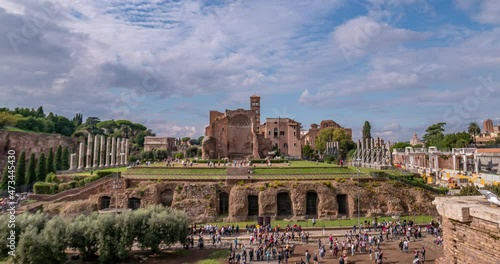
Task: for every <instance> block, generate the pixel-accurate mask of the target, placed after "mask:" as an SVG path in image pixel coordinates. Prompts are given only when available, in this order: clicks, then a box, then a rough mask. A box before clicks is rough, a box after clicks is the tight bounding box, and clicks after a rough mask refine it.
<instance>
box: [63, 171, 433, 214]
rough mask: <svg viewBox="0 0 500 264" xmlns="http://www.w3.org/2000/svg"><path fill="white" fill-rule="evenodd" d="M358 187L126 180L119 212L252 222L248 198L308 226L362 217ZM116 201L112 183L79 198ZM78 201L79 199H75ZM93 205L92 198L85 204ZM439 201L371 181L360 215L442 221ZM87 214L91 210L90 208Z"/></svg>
mask: <svg viewBox="0 0 500 264" xmlns="http://www.w3.org/2000/svg"><path fill="white" fill-rule="evenodd" d="M357 190H358V188H357V182H356V181H353V180H350V179H339V180H338V181H273V182H244V181H240V182H234V183H225V182H222V181H219V182H217V181H207V182H181V181H152V180H132V179H129V180H125V184H124V186H123V189H122V190H120V191H118V208H127V206H128V199H130V198H138V199H140V200H141V207H147V206H149V205H153V204H163V205H165V206H171V207H173V208H175V209H179V210H183V211H185V212H186V214H187V215H188V216H189V219H190V221H192V222H195V223H203V222H207V221H216V220H222V219H224V220H226V221H243V220H247V219H254V217H255V216H251V217H249V216H248V215H249V212H248V210H249V206H248V196H249V195H255V196H257V197H258V216H270V217H272V218H273V219H284V218H286V219H292V220H302V219H306V218H311V217H312V216H314V217H316V218H319V219H333V218H338V217H342V216H347V217H355V216H357V202H356V201H357V193H358V192H357ZM309 192H310V193H315V194H316V195H317V200H316V201H317V203H316V207H317V214H315V215H307V214H306V213H307V212H306V210H307V205H306V202H307V199H306V197H307V194H308V193H309ZM221 193H227V194H228V197H229V200H228V208H229V210H228V211H229V212H228V214H226V215H220V214H219V213H220V200H219V198H220V197H221ZM280 193H286V194H288V196H289V198H290V201H291V213H290V214H289V215H278V198H277V197H278V194H280ZM337 195H345V197H346V198H347V199H346V212H345V214H342V215H341V214H339V204H338V201H337V197H338V196H337ZM103 196H107V197H111V207H114V206H115V204H116V202H115V200H116V198H115V197H116V194H115V193H114V190H113V189H112V185H111V184H110V183H108V184H103V185H102V186H100V188H99V192H96V191H95V189H94V190H93V191H92V193H89V194H85V193H79V194H78V197H82V198H83V197H89V198H88V200H89V203H90V204H93V205H94V206H95V208H98V209H101V207H100V205H101V202H100V198H101V197H103ZM73 198H75V199H72V200H77V199H76V198H77V197H73ZM84 199H87V198H84ZM432 199H433V196H432V195H431V194H430V193H428V192H426V191H423V190H418V189H414V188H410V187H407V186H404V185H399V184H398V183H396V184H395V185H394V184H393V183H391V182H388V181H369V182H368V181H367V182H362V183H361V188H360V208H361V210H360V212H361V215H362V216H380V215H412V214H413V215H437V212H436V210H435V207H434V206H433V205H432V204H431V201H432ZM85 208H89V206H86V207H85Z"/></svg>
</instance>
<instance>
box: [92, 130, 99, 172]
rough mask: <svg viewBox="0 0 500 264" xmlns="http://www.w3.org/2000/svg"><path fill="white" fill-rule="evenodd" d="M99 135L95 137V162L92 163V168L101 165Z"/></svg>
mask: <svg viewBox="0 0 500 264" xmlns="http://www.w3.org/2000/svg"><path fill="white" fill-rule="evenodd" d="M98 162H99V135H95V137H94V162H93V163H92V168H94V169H95V168H97V167H98V166H99V165H98V164H97V163H98Z"/></svg>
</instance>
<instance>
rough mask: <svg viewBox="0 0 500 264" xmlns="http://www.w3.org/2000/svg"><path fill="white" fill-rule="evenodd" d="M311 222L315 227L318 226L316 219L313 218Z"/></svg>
mask: <svg viewBox="0 0 500 264" xmlns="http://www.w3.org/2000/svg"><path fill="white" fill-rule="evenodd" d="M311 222H312V225H313V227H314V226H316V219H314V217H313V218H312V220H311Z"/></svg>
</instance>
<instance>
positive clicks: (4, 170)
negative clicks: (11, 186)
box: [0, 165, 9, 190]
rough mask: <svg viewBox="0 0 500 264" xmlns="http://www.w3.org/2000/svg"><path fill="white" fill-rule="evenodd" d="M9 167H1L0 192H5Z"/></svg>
mask: <svg viewBox="0 0 500 264" xmlns="http://www.w3.org/2000/svg"><path fill="white" fill-rule="evenodd" d="M8 168H9V166H8V165H5V166H4V167H3V172H2V185H1V186H0V190H5V189H7V186H8V182H9V170H8Z"/></svg>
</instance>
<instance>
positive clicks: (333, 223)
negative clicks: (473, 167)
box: [211, 215, 433, 230]
mask: <svg viewBox="0 0 500 264" xmlns="http://www.w3.org/2000/svg"><path fill="white" fill-rule="evenodd" d="M373 219H374V217H361V218H360V221H361V223H363V222H364V221H365V220H367V221H370V222H371V221H373ZM432 219H433V218H432V216H428V215H421V216H401V218H400V221H401V222H402V221H403V220H406V221H409V220H413V221H414V222H416V223H417V224H427V223H429V222H430V221H431V220H432ZM378 220H379V222H381V221H383V220H386V221H394V220H393V219H392V218H391V217H378ZM295 223H296V224H298V225H300V226H302V227H312V226H313V225H312V222H311V220H307V221H298V222H297V221H295V222H293V221H290V222H289V221H285V220H276V221H271V224H272V225H273V226H275V225H278V224H279V225H280V226H281V227H285V226H286V225H287V224H289V225H293V224H295ZM357 223H358V219H357V218H350V219H336V220H317V221H316V227H341V226H343V227H352V226H353V225H355V224H357ZM211 224H216V225H219V226H221V225H235V226H236V225H239V226H240V230H244V228H245V226H246V225H247V224H248V225H254V224H257V221H246V222H234V223H225V222H218V223H211Z"/></svg>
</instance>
